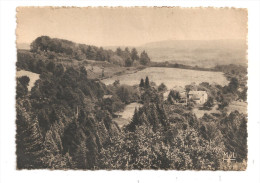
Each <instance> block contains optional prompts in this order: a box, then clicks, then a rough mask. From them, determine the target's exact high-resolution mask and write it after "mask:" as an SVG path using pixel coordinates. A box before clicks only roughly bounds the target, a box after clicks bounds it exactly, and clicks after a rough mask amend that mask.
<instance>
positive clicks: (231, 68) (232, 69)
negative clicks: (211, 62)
mask: <svg viewBox="0 0 260 183" xmlns="http://www.w3.org/2000/svg"><path fill="white" fill-rule="evenodd" d="M150 66H151V67H169V68H180V69H191V70H199V71H216V72H224V73H231V74H237V73H241V72H242V73H247V68H246V67H244V66H242V65H236V64H229V65H216V66H215V67H211V68H205V67H199V66H197V65H196V66H190V65H185V64H179V63H170V62H168V61H166V62H151V64H150Z"/></svg>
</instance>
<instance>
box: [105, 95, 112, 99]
mask: <svg viewBox="0 0 260 183" xmlns="http://www.w3.org/2000/svg"><path fill="white" fill-rule="evenodd" d="M112 97H113V95H104V96H103V99H107V98H112Z"/></svg>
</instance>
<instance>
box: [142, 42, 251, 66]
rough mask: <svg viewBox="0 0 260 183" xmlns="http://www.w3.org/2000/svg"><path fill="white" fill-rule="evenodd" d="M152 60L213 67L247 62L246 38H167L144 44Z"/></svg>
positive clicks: (143, 46)
mask: <svg viewBox="0 0 260 183" xmlns="http://www.w3.org/2000/svg"><path fill="white" fill-rule="evenodd" d="M139 49H140V50H143V49H145V50H146V51H147V52H148V54H149V56H150V57H151V59H152V61H156V62H164V61H168V62H174V63H175V62H176V63H182V64H188V65H198V66H203V67H211V66H215V65H217V64H221V65H222V64H242V65H245V64H247V43H246V41H245V40H207V41H206V40H166V41H159V42H151V43H147V44H145V45H142V46H141V47H140V48H139Z"/></svg>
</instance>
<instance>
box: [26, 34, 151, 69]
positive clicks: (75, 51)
mask: <svg viewBox="0 0 260 183" xmlns="http://www.w3.org/2000/svg"><path fill="white" fill-rule="evenodd" d="M30 47H31V49H30V51H31V52H34V53H36V52H50V54H51V53H52V54H53V55H50V57H55V56H56V55H55V54H61V55H64V56H66V57H69V58H71V59H76V60H85V59H88V60H96V61H108V62H111V63H114V64H117V65H120V66H127V67H130V66H133V65H135V64H137V65H139V64H141V65H147V64H149V63H150V58H149V56H148V54H147V53H146V52H145V51H143V52H142V53H141V54H139V53H138V51H137V50H136V48H133V49H132V50H131V51H130V50H129V48H125V49H124V50H122V49H121V48H120V47H119V48H117V50H116V51H112V50H106V49H103V47H96V46H91V45H86V44H77V43H74V42H72V41H68V40H64V39H58V38H50V37H48V36H41V37H38V38H36V39H35V40H34V41H33V42H32V43H31V45H30Z"/></svg>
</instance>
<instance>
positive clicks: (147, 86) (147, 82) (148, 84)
mask: <svg viewBox="0 0 260 183" xmlns="http://www.w3.org/2000/svg"><path fill="white" fill-rule="evenodd" d="M145 87H146V88H149V87H150V82H149V78H148V76H146V78H145Z"/></svg>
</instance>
